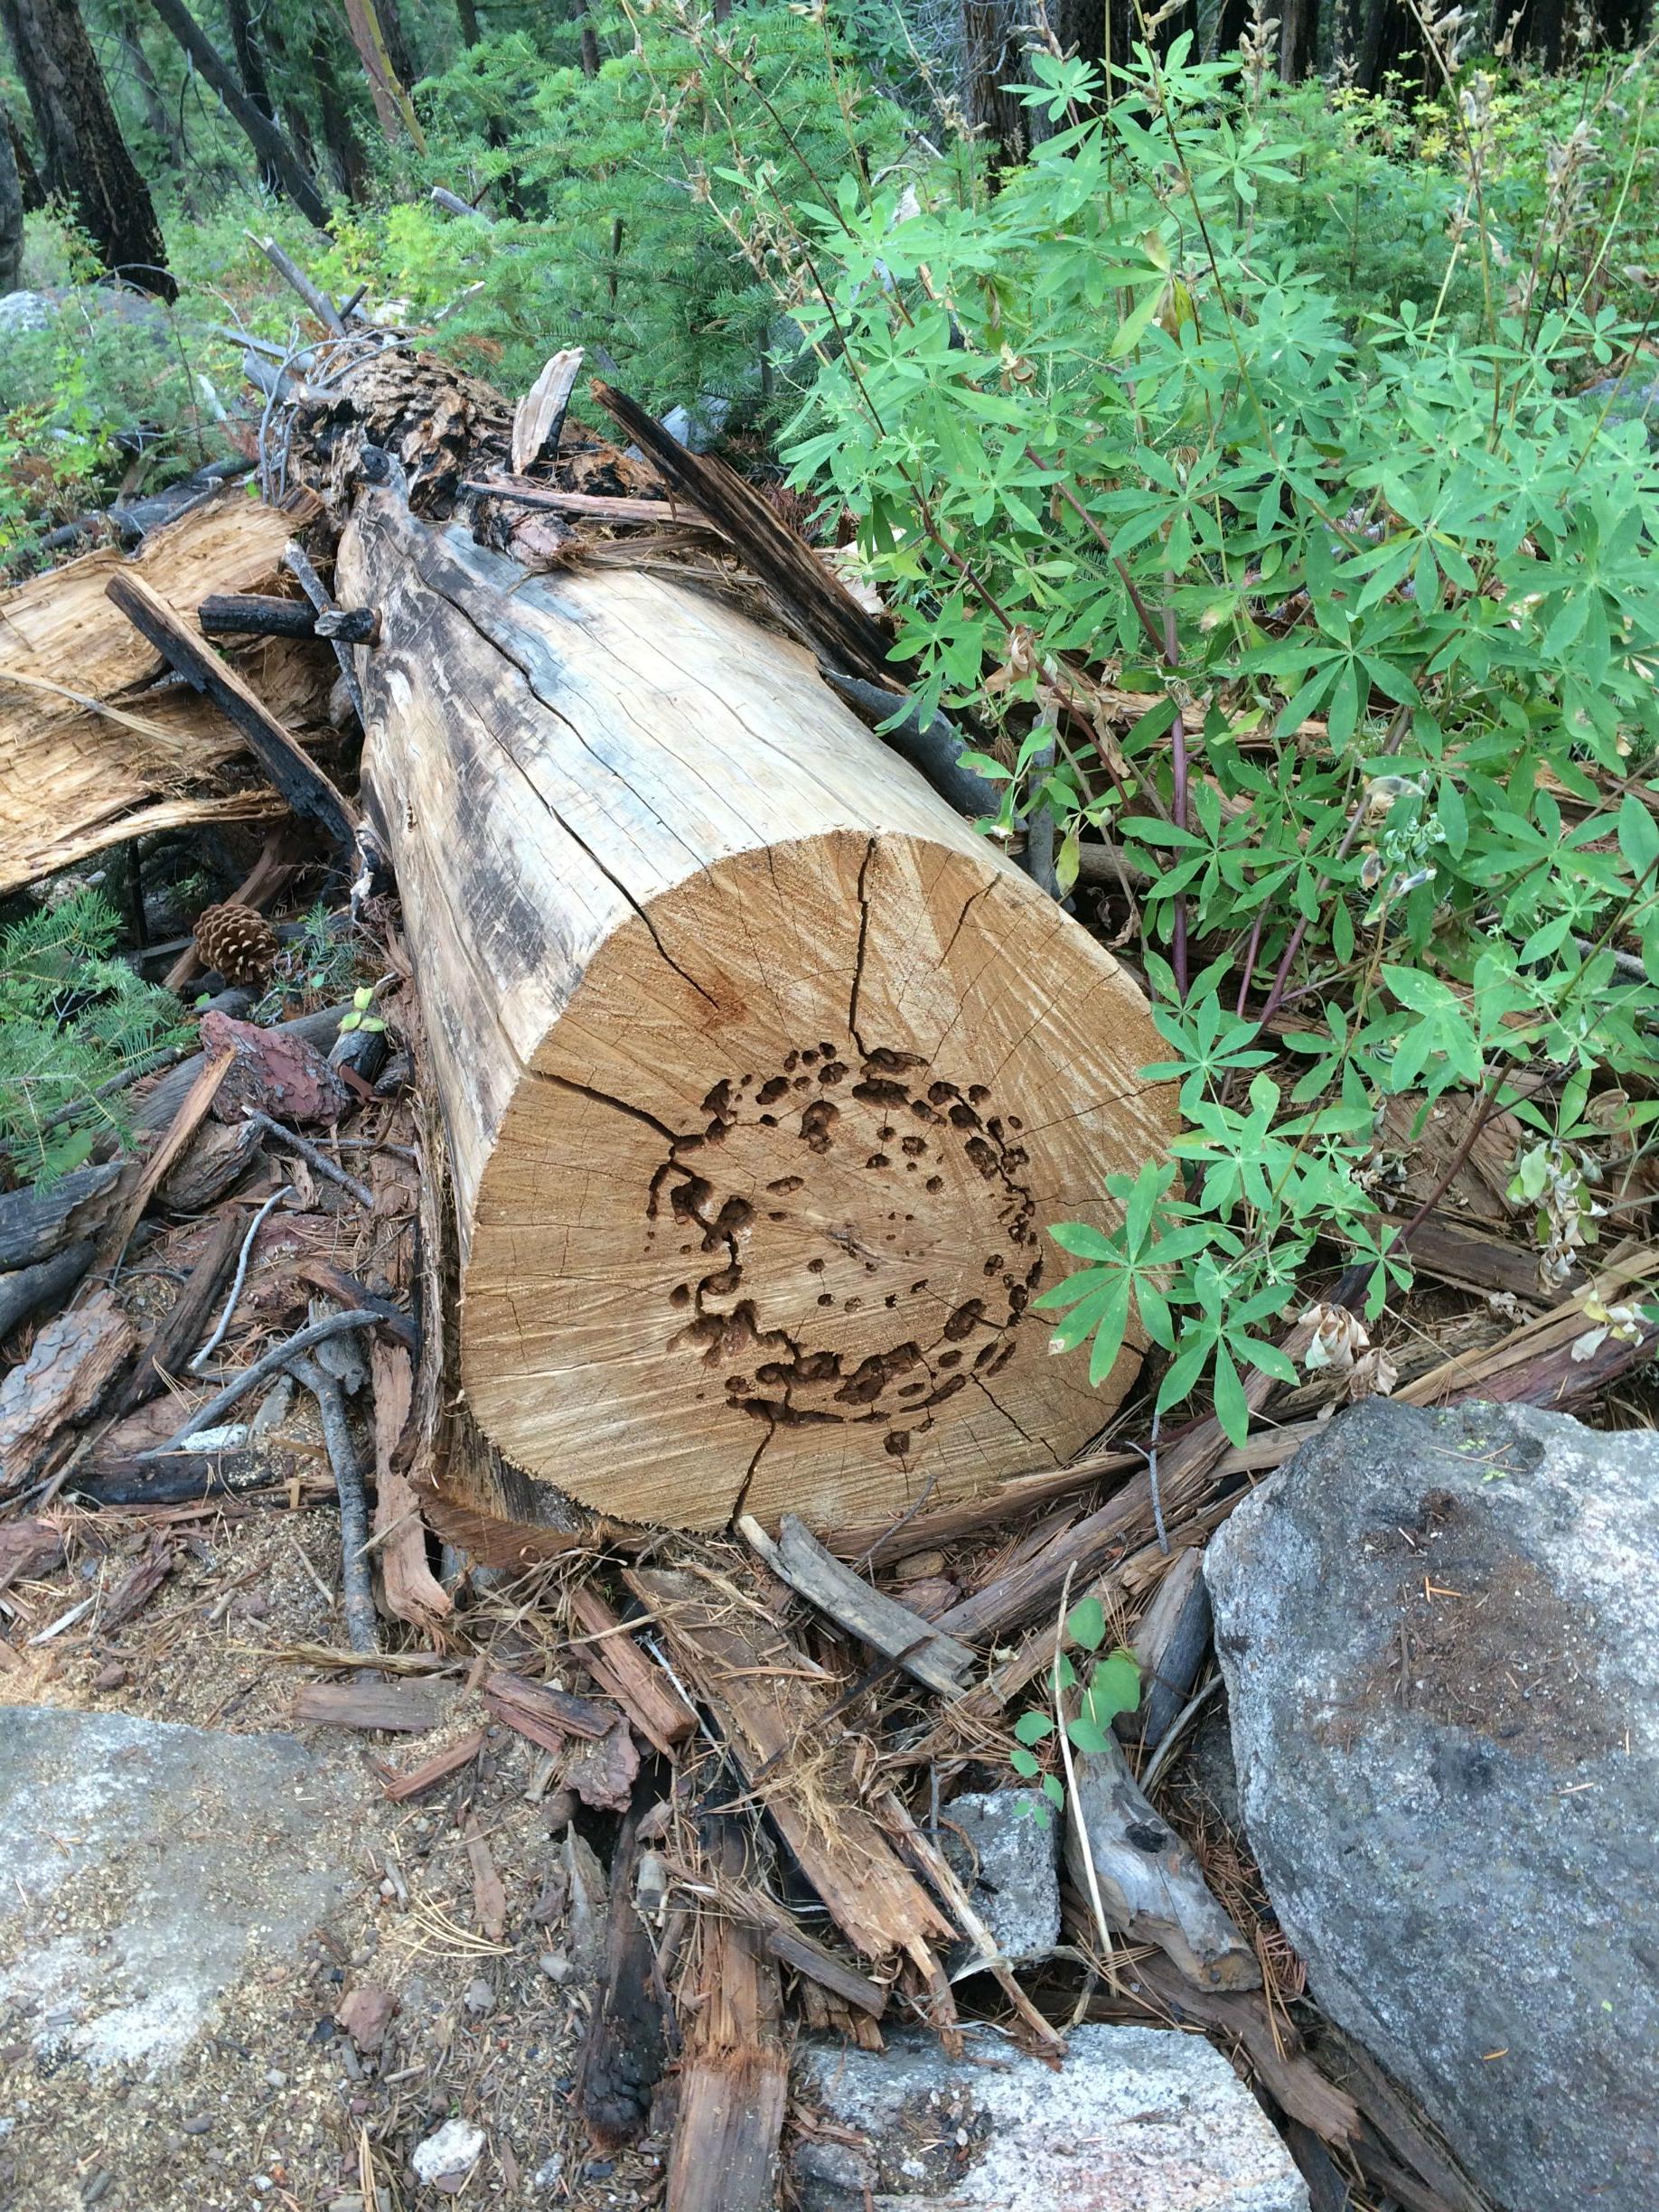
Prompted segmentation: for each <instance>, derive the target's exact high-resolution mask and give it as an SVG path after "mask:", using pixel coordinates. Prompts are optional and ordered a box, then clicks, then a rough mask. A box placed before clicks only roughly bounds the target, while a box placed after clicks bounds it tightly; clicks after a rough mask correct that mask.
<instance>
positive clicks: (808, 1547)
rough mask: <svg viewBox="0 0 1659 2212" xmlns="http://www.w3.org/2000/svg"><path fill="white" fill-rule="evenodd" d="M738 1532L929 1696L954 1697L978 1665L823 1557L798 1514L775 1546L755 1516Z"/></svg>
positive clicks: (787, 1519) (786, 1522)
mask: <svg viewBox="0 0 1659 2212" xmlns="http://www.w3.org/2000/svg"><path fill="white" fill-rule="evenodd" d="M737 1527H738V1532H739V1533H740V1534H741V1535H742V1536H743V1537H744V1539H745V1542H748V1543H750V1544H752V1545H753V1546H754V1548H755V1551H757V1552H759V1554H760V1556H761V1558H762V1559H764V1561H765V1562H766V1564H767V1566H769V1567H770V1568H771V1569H772V1571H773V1574H775V1575H776V1576H778V1577H779V1579H781V1580H783V1581H784V1582H787V1583H788V1584H789V1586H790V1588H791V1589H793V1590H798V1591H799V1592H800V1593H801V1597H803V1598H808V1599H810V1600H811V1603H812V1604H813V1605H815V1606H816V1607H818V1609H819V1611H820V1613H825V1614H828V1616H829V1618H830V1619H831V1620H832V1621H835V1622H836V1623H838V1624H839V1626H841V1627H843V1628H845V1629H847V1630H848V1632H849V1633H850V1634H851V1635H853V1636H857V1637H858V1640H859V1641H860V1643H864V1644H867V1645H870V1647H871V1649H872V1650H875V1651H878V1652H883V1653H885V1654H886V1656H887V1657H888V1658H889V1659H892V1660H895V1661H896V1662H897V1664H899V1665H900V1666H902V1667H903V1668H904V1672H905V1673H907V1674H912V1675H914V1677H915V1679H916V1681H917V1682H921V1683H922V1684H923V1686H924V1687H925V1688H927V1689H929V1690H937V1691H939V1692H942V1694H943V1695H944V1696H946V1697H950V1696H952V1695H954V1693H955V1692H957V1691H959V1690H960V1689H961V1686H962V1682H963V1681H964V1679H965V1678H966V1676H967V1675H968V1674H969V1673H971V1671H972V1669H973V1666H974V1664H975V1660H974V1654H972V1652H971V1651H970V1650H969V1648H968V1646H967V1645H965V1644H958V1643H955V1642H953V1641H952V1639H951V1637H950V1636H941V1635H940V1634H939V1632H938V1631H937V1629H935V1628H934V1626H933V1623H932V1622H931V1621H925V1620H923V1618H922V1616H921V1615H920V1614H919V1613H913V1612H911V1610H910V1608H909V1607H907V1606H902V1605H900V1604H899V1603H898V1602H897V1600H896V1599H895V1598H889V1597H887V1596H886V1594H885V1593H884V1592H883V1591H881V1590H878V1589H872V1588H871V1586H870V1585H869V1584H868V1583H867V1582H866V1581H865V1580H863V1579H862V1578H861V1577H860V1576H858V1575H856V1574H854V1573H853V1571H852V1570H851V1569H850V1568H849V1567H844V1566H843V1565H842V1564H841V1562H840V1561H839V1560H838V1559H837V1558H835V1557H834V1555H833V1554H832V1553H830V1552H829V1551H825V1549H824V1547H823V1545H822V1544H820V1542H818V1540H817V1538H816V1537H815V1536H814V1535H813V1534H812V1532H811V1530H810V1529H809V1528H808V1527H807V1525H806V1523H804V1522H803V1521H802V1520H801V1517H800V1516H799V1514H784V1515H783V1519H782V1520H781V1522H780V1523H779V1524H778V1537H777V1542H775V1543H774V1542H773V1540H772V1538H771V1537H770V1536H768V1535H767V1533H766V1532H765V1530H764V1528H762V1526H761V1525H760V1523H759V1522H758V1521H756V1520H755V1518H754V1517H753V1515H751V1514H745V1515H744V1516H743V1518H742V1519H741V1520H740V1521H739V1522H738V1523H737Z"/></svg>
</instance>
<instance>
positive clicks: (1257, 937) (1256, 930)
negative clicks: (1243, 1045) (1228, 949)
mask: <svg viewBox="0 0 1659 2212" xmlns="http://www.w3.org/2000/svg"><path fill="white" fill-rule="evenodd" d="M1266 922H1267V901H1266V900H1265V899H1264V900H1263V901H1262V903H1261V905H1260V906H1258V907H1257V909H1256V918H1255V920H1254V921H1253V922H1252V923H1251V925H1250V942H1249V943H1248V944H1247V945H1246V946H1245V948H1244V972H1243V974H1242V976H1241V977H1240V978H1239V996H1238V1003H1237V1004H1236V1005H1235V1006H1234V1008H1233V1012H1234V1013H1235V1014H1236V1015H1237V1016H1238V1017H1239V1019H1240V1020H1241V1021H1242V1020H1243V1018H1244V1008H1245V1006H1246V1004H1247V1003H1248V1001H1249V998H1250V985H1251V977H1252V976H1253V975H1254V974H1255V972H1256V955H1257V953H1258V952H1260V951H1261V932H1262V928H1263V926H1264V925H1265V923H1266Z"/></svg>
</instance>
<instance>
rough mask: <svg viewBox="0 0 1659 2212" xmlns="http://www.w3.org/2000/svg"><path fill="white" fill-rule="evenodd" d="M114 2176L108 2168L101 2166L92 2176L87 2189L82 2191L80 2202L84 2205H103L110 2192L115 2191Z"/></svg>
mask: <svg viewBox="0 0 1659 2212" xmlns="http://www.w3.org/2000/svg"><path fill="white" fill-rule="evenodd" d="M114 2187H115V2176H114V2174H112V2173H111V2172H110V2171H109V2170H108V2167H107V2166H100V2167H99V2169H98V2171H97V2172H96V2173H95V2174H94V2175H93V2176H92V2178H91V2179H90V2180H89V2181H88V2183H87V2184H86V2186H85V2188H84V2189H82V2190H81V2192H80V2201H81V2203H82V2204H83V2205H95V2204H102V2203H103V2201H104V2199H105V2198H106V2197H108V2194H109V2192H110V2190H111V2189H114Z"/></svg>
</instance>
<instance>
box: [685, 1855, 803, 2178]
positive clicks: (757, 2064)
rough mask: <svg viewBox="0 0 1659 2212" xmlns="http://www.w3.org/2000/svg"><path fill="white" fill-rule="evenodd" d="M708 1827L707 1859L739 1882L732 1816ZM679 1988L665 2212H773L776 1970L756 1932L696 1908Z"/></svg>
mask: <svg viewBox="0 0 1659 2212" xmlns="http://www.w3.org/2000/svg"><path fill="white" fill-rule="evenodd" d="M715 1829H716V1832H715V1833H714V1835H713V1836H712V1837H711V1838H710V1840H709V1842H708V1846H707V1852H708V1858H709V1860H710V1861H711V1862H712V1864H713V1866H714V1868H715V1870H717V1873H719V1874H721V1875H723V1876H725V1877H726V1878H727V1879H733V1880H736V1879H741V1878H742V1875H743V1871H744V1841H743V1832H742V1831H741V1829H740V1828H739V1827H738V1826H737V1823H736V1822H735V1821H730V1820H722V1821H719V1822H717V1823H715ZM687 1988H688V1991H689V2008H688V2010H689V2019H688V2021H687V2026H686V2030H685V2052H684V2057H683V2058H682V2060H681V2063H680V2076H679V2088H680V2110H679V2114H678V2117H677V2119H676V2122H675V2126H674V2142H673V2148H672V2150H671V2151H670V2156H669V2170H668V2195H667V2206H668V2212H773V2206H774V2205H775V2204H776V2202H777V2187H778V2143H779V2139H780V2137H781V2136H782V2133H783V2115H784V2113H785V2111H786V2110H787V2108H788V2104H789V2054H788V2051H787V2048H785V2045H784V2041H783V1996H782V1992H781V1990H780V1987H779V1981H778V1970H777V1966H776V1964H774V1962H773V1958H772V1956H771V1954H770V1953H769V1952H768V1950H767V1948H766V1945H765V1941H764V1937H763V1936H762V1935H760V1934H759V1932H758V1931H757V1930H755V1929H754V1928H752V1927H748V1926H745V1925H744V1924H743V1923H742V1922H741V1921H739V1920H736V1919H733V1918H730V1917H727V1916H726V1915H724V1914H719V1913H715V1912H704V1913H702V1914H700V1915H699V1916H698V1953H697V1956H696V1959H695V1961H694V1962H693V1965H692V1970H691V1973H690V1976H689V1981H688V1983H687Z"/></svg>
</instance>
